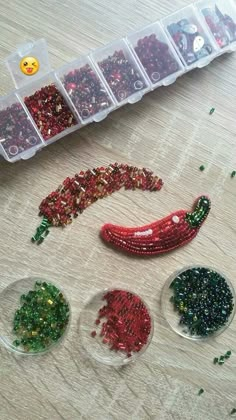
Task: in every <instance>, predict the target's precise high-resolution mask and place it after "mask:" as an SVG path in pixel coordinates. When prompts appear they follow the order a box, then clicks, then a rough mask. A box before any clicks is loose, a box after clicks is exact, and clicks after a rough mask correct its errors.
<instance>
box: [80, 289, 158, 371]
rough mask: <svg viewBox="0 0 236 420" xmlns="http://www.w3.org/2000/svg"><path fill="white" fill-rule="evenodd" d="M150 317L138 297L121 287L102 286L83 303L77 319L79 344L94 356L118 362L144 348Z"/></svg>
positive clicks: (130, 359) (149, 334)
mask: <svg viewBox="0 0 236 420" xmlns="http://www.w3.org/2000/svg"><path fill="white" fill-rule="evenodd" d="M153 329H154V325H153V318H152V316H151V313H150V309H149V308H148V306H147V304H146V303H145V302H144V301H143V299H142V298H141V297H139V296H138V295H137V294H135V293H133V292H131V291H128V290H124V289H116V288H112V289H105V290H102V291H100V292H98V293H96V294H95V295H94V296H93V297H92V298H91V299H90V300H89V301H88V303H87V304H86V305H85V307H84V308H83V310H82V312H81V316H80V320H79V335H80V339H81V341H82V345H83V348H84V349H85V350H86V351H87V353H88V354H89V355H90V356H91V357H93V358H94V359H95V360H97V361H99V362H101V363H104V364H106V365H113V366H121V365H125V364H127V363H130V362H133V361H135V360H136V359H137V358H138V357H139V356H141V355H142V354H143V353H144V352H145V351H146V350H147V348H148V346H149V344H150V342H151V340H152V336H153Z"/></svg>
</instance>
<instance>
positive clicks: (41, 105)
mask: <svg viewBox="0 0 236 420" xmlns="http://www.w3.org/2000/svg"><path fill="white" fill-rule="evenodd" d="M24 101H25V104H26V106H27V108H28V110H29V112H30V113H31V115H32V117H33V119H34V121H35V123H36V125H37V127H38V129H39V130H40V132H41V134H42V136H43V138H44V140H49V139H51V138H52V137H54V136H55V135H57V134H59V133H60V132H61V131H64V130H66V129H67V128H69V127H72V126H73V125H75V124H76V120H75V117H74V115H73V114H72V112H71V111H70V109H69V107H68V105H67V103H66V101H65V99H64V98H63V96H62V95H61V93H60V92H59V90H58V89H57V87H56V86H55V85H54V84H51V85H48V86H45V87H42V88H41V89H40V90H39V91H36V92H35V93H34V94H33V95H31V96H28V97H26V98H25V99H24Z"/></svg>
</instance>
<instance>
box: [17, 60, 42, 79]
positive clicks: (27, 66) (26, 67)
mask: <svg viewBox="0 0 236 420" xmlns="http://www.w3.org/2000/svg"><path fill="white" fill-rule="evenodd" d="M20 69H21V71H22V73H24V74H25V75H26V76H33V74H35V73H37V71H38V70H39V62H38V60H37V58H35V57H23V58H22V60H21V62H20Z"/></svg>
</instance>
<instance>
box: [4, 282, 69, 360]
mask: <svg viewBox="0 0 236 420" xmlns="http://www.w3.org/2000/svg"><path fill="white" fill-rule="evenodd" d="M36 282H46V283H48V284H50V285H52V286H53V287H56V288H57V289H58V290H59V292H61V293H62V295H63V297H64V299H65V303H66V304H67V305H68V307H69V315H68V316H69V319H68V323H67V324H66V326H65V329H64V330H63V332H62V335H61V336H60V337H59V338H58V339H57V340H56V341H53V342H51V343H50V345H48V346H46V348H45V349H43V350H40V351H26V350H25V349H24V348H23V347H21V346H17V345H16V344H15V341H16V340H18V337H17V335H16V334H15V333H14V331H13V324H14V318H15V315H16V311H17V310H18V309H20V308H21V307H22V305H23V302H22V300H21V299H20V298H21V296H22V295H27V294H28V293H29V291H33V290H35V283H36ZM70 321H71V307H70V303H69V301H68V298H67V297H66V295H65V293H64V291H63V290H62V289H61V288H60V287H58V286H57V285H55V283H53V282H51V281H48V280H45V279H42V278H41V277H28V278H24V279H20V280H17V281H15V282H13V283H11V284H10V285H9V286H7V287H6V288H5V289H3V291H2V292H1V305H0V342H1V343H2V344H3V345H4V346H5V347H6V348H7V349H8V350H11V351H13V352H14V353H16V354H19V355H26V356H28V355H30V356H34V355H40V354H44V353H47V352H48V351H50V350H51V349H53V348H54V347H56V346H57V345H59V344H60V343H61V342H62V340H64V339H65V337H66V335H67V333H68V330H69V326H70Z"/></svg>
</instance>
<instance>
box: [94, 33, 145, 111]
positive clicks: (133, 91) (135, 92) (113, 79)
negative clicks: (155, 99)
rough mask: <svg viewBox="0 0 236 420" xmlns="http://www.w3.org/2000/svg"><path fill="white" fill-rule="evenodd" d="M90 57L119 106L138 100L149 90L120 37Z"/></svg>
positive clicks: (135, 62)
mask: <svg viewBox="0 0 236 420" xmlns="http://www.w3.org/2000/svg"><path fill="white" fill-rule="evenodd" d="M91 58H92V60H93V62H94V63H95V64H96V66H97V69H98V70H99V71H100V72H101V74H102V75H103V76H104V78H105V79H106V81H107V83H108V85H109V87H110V89H111V91H112V93H113V95H114V97H115V99H116V101H117V102H118V104H119V105H120V106H121V105H124V104H125V103H127V102H129V103H134V102H137V101H139V100H140V99H141V98H142V96H143V95H144V94H145V93H146V92H147V91H149V90H150V87H149V83H148V81H147V79H146V77H145V76H144V74H143V72H142V70H141V68H140V66H139V64H138V62H137V61H136V60H135V57H134V55H133V53H132V51H131V49H130V48H129V46H128V45H127V43H126V42H125V40H123V39H121V40H119V41H116V42H114V43H112V44H110V45H108V46H106V47H104V48H101V49H99V50H96V51H95V52H94V53H92V54H91Z"/></svg>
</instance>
